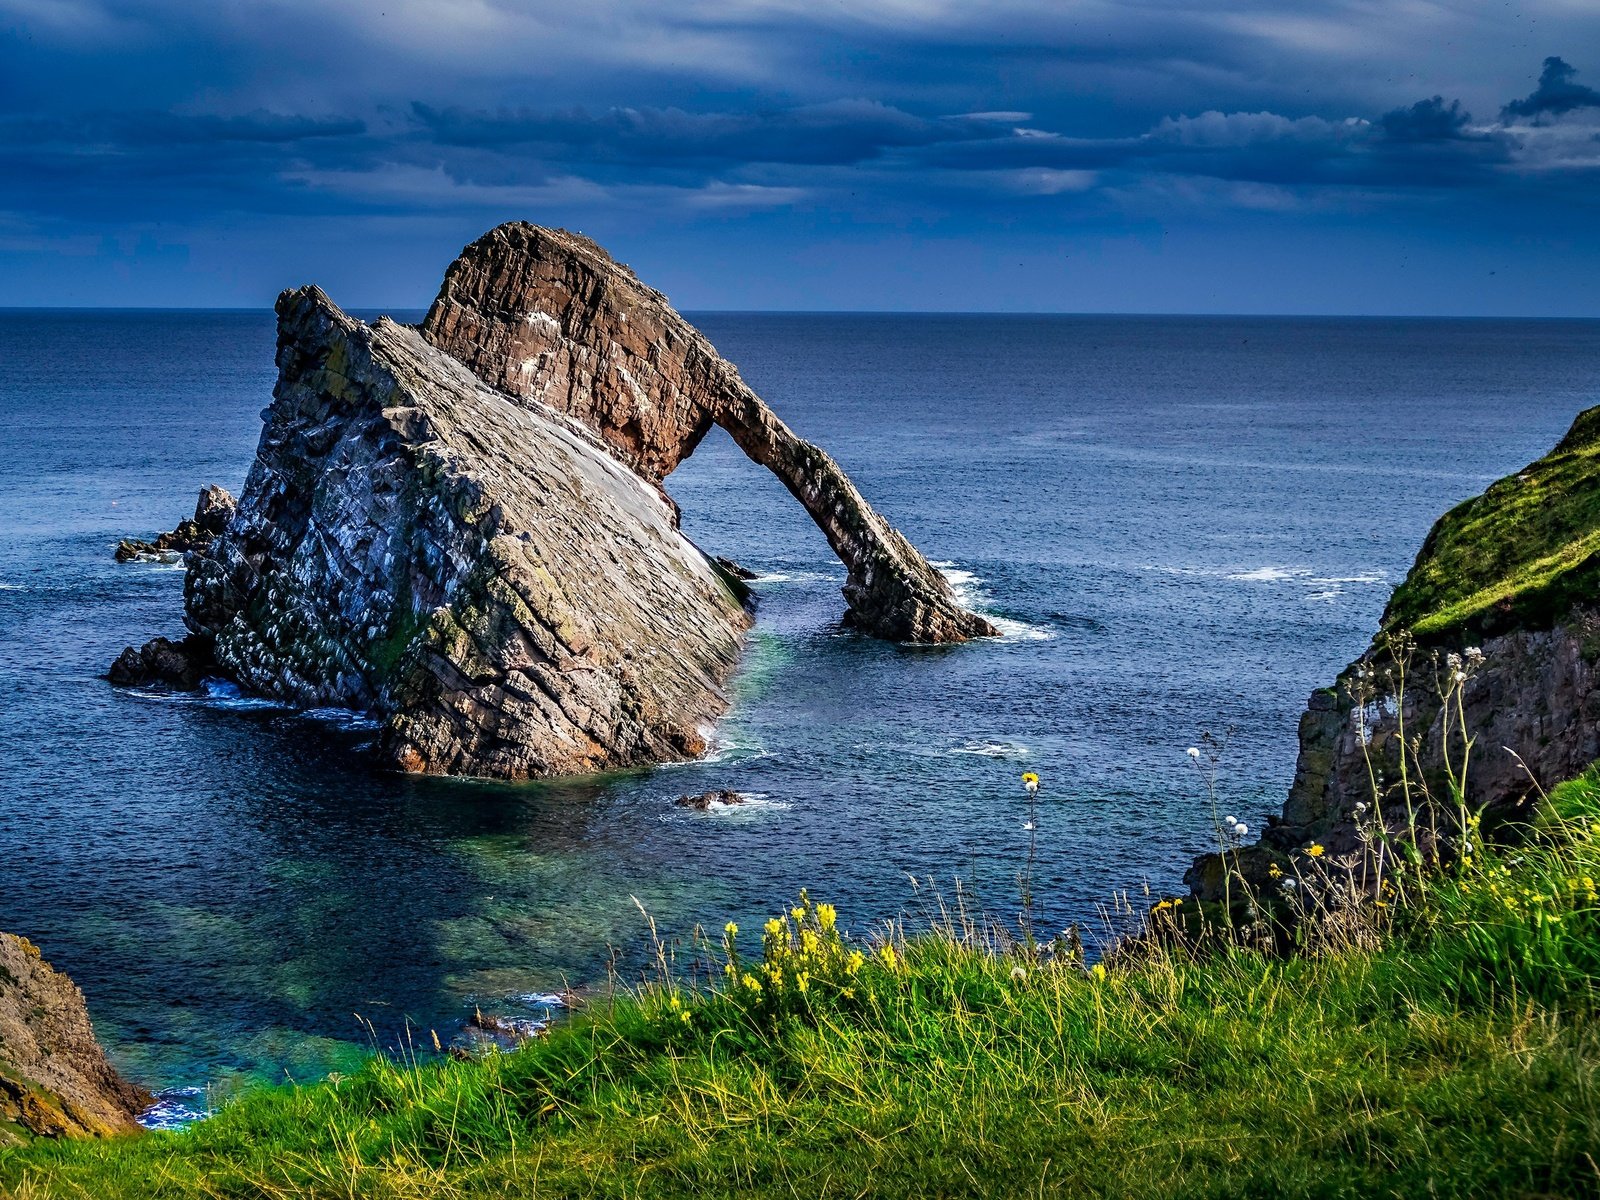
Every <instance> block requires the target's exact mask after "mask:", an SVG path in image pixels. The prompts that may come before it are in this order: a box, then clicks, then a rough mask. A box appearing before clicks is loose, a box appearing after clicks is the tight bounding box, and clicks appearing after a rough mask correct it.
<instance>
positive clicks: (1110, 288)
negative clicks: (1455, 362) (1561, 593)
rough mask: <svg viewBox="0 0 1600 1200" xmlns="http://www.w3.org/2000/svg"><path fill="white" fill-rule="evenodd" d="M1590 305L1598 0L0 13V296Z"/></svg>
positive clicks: (186, 4) (764, 303)
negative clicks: (522, 256)
mask: <svg viewBox="0 0 1600 1200" xmlns="http://www.w3.org/2000/svg"><path fill="white" fill-rule="evenodd" d="M506 220H530V221H535V222H538V223H540V224H544V225H559V226H564V227H566V228H569V229H576V230H580V231H582V232H584V233H586V234H588V235H589V236H591V237H593V238H595V239H596V240H598V241H599V242H601V244H603V245H604V246H606V247H607V248H608V249H609V250H610V251H611V252H612V253H613V255H614V256H615V257H617V258H618V259H619V260H621V261H624V262H627V263H629V264H630V265H631V266H633V268H634V269H635V271H636V272H637V273H638V274H639V275H640V276H641V278H643V279H644V280H645V281H646V282H647V283H650V284H652V285H653V286H656V287H658V288H660V289H661V290H663V291H665V292H666V293H667V294H668V295H669V296H670V297H671V298H672V300H673V301H674V303H675V304H677V306H678V307H680V308H683V309H686V310H691V311H693V310H707V309H777V310H804V309H826V310H911V311H923V310H945V311H1059V312H1155V313H1169V312H1170V313H1180V312H1196V313H1204V312H1236V313H1284V314H1299V313H1350V314H1399V315H1464V316H1473V315H1506V316H1524V315H1525V316H1587V317H1595V316H1600V2H1597V0H1210V2H1206V3H1199V2H1179V0H1053V2H1045V0H1033V2H1023V0H562V2H559V3H556V2H546V0H371V2H368V0H359V2H357V0H0V306H45V305H70V306H158V307H213V306H221V307H265V306H267V305H270V304H271V302H272V299H273V298H274V297H275V296H276V294H277V293H278V291H279V290H281V289H283V288H285V287H293V286H298V285H301V284H304V283H309V282H316V283H320V284H321V285H322V286H323V287H324V288H325V289H326V290H327V291H328V292H329V293H330V294H331V295H332V296H333V297H334V298H335V299H336V300H338V301H340V302H341V303H343V304H344V305H345V306H347V307H390V308H414V307H423V306H425V305H426V304H427V303H428V301H429V300H430V299H431V298H432V296H433V294H434V292H435V291H436V289H437V287H438V283H439V280H440V278H441V276H442V275H443V272H444V268H445V267H446V266H447V265H448V263H449V262H450V260H451V259H452V258H453V257H454V256H455V254H456V253H457V252H458V251H459V250H460V248H461V247H462V246H463V245H464V244H466V243H467V242H469V241H471V240H472V239H473V238H475V237H476V236H477V235H478V234H480V233H482V232H483V231H485V230H487V229H489V228H490V227H492V226H493V225H495V224H497V223H499V222H501V221H506Z"/></svg>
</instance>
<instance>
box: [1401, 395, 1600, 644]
mask: <svg viewBox="0 0 1600 1200" xmlns="http://www.w3.org/2000/svg"><path fill="white" fill-rule="evenodd" d="M1597 584H1600V408H1591V409H1588V410H1586V411H1584V412H1582V413H1580V414H1579V415H1578V418H1577V420H1576V421H1574V422H1573V425H1572V428H1571V430H1569V431H1568V433H1567V435H1566V437H1564V438H1563V439H1562V440H1561V442H1560V444H1559V445H1557V446H1556V448H1555V449H1554V450H1552V451H1551V452H1550V453H1549V454H1547V455H1545V457H1543V458H1541V459H1539V460H1538V461H1537V462H1535V463H1531V464H1530V465H1529V466H1527V467H1526V468H1524V469H1523V470H1521V471H1519V472H1517V473H1516V474H1515V475H1508V476H1507V477H1506V478H1504V479H1502V480H1500V481H1499V482H1497V483H1494V484H1492V485H1490V487H1489V488H1488V490H1487V491H1485V492H1484V493H1483V494H1482V495H1481V496H1475V497H1473V498H1472V499H1471V500H1468V501H1466V502H1464V503H1462V504H1459V505H1457V506H1456V507H1455V508H1453V509H1451V510H1450V511H1449V512H1447V513H1446V514H1445V515H1444V516H1442V517H1440V518H1439V520H1438V522H1437V523H1436V524H1435V525H1434V527H1433V530H1432V531H1431V532H1430V533H1429V534H1428V538H1427V541H1426V542H1424V543H1423V546H1422V550H1421V552H1420V553H1419V554H1418V555H1417V561H1416V564H1415V565H1414V566H1413V567H1412V568H1411V572H1410V573H1409V574H1408V575H1407V576H1406V579H1405V582H1404V583H1402V584H1401V585H1400V586H1399V587H1398V588H1397V589H1396V590H1395V593H1394V595H1393V597H1392V598H1391V599H1390V601H1389V607H1388V609H1387V610H1386V611H1385V613H1384V619H1383V625H1384V628H1385V629H1409V630H1410V631H1411V632H1412V633H1414V634H1415V635H1416V636H1417V637H1419V638H1423V639H1432V638H1440V637H1444V636H1446V635H1452V634H1462V635H1466V636H1479V637H1482V636H1488V635H1491V634H1494V633H1499V632H1502V631H1504V630H1506V629H1509V628H1511V627H1513V626H1525V627H1531V628H1539V627H1545V628H1548V627H1549V626H1550V625H1551V624H1553V623H1554V622H1555V621H1558V620H1561V619H1562V618H1563V617H1565V616H1566V615H1567V612H1568V611H1569V610H1570V609H1571V607H1572V606H1573V604H1574V603H1575V602H1578V601H1582V600H1585V599H1590V598H1592V597H1593V596H1594V594H1595V591H1596V585H1597Z"/></svg>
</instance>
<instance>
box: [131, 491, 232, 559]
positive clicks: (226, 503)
mask: <svg viewBox="0 0 1600 1200" xmlns="http://www.w3.org/2000/svg"><path fill="white" fill-rule="evenodd" d="M233 509H234V499H233V497H232V496H231V495H229V494H228V491H227V489H226V488H221V487H218V486H217V485H216V484H214V483H213V484H208V485H207V486H206V487H203V488H201V489H200V500H199V502H198V503H197V504H196V505H195V507H194V516H193V517H191V518H188V519H186V520H184V521H180V522H179V523H178V527H177V528H176V529H174V530H172V531H171V532H170V533H163V534H161V535H160V536H159V537H158V538H156V540H155V541H153V542H144V541H140V540H139V539H137V538H125V539H123V540H122V541H120V542H118V543H117V552H116V560H117V561H118V562H141V561H149V560H152V559H155V560H158V561H161V562H177V561H178V559H180V558H181V557H183V555H185V554H187V553H188V552H189V551H191V550H200V549H203V548H204V547H206V546H209V545H210V544H211V540H212V539H213V538H214V537H216V536H217V535H218V534H219V533H221V532H222V531H223V530H224V529H226V528H227V525H228V522H229V521H230V520H231V519H232V518H233Z"/></svg>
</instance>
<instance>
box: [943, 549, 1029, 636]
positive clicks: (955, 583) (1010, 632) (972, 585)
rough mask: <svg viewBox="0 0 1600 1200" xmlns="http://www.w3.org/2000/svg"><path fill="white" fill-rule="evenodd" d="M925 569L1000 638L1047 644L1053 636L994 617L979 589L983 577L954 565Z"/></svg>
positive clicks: (988, 598) (990, 603)
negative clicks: (934, 573)
mask: <svg viewBox="0 0 1600 1200" xmlns="http://www.w3.org/2000/svg"><path fill="white" fill-rule="evenodd" d="M928 565H929V566H930V567H934V568H936V569H937V570H938V572H939V574H941V575H943V576H944V578H945V582H946V583H948V584H949V585H950V590H951V591H952V592H954V593H955V596H956V599H957V600H958V601H960V603H961V605H962V607H963V608H968V609H971V610H972V611H973V612H975V613H977V614H978V615H979V616H981V617H984V618H986V619H987V620H988V622H989V624H991V625H993V626H994V627H995V628H996V629H998V630H999V631H1000V636H1001V637H1003V638H1006V639H1007V640H1010V641H1017V642H1048V641H1049V640H1050V639H1052V638H1054V637H1055V636H1056V635H1055V632H1054V631H1053V630H1050V629H1046V628H1044V627H1043V626H1041V625H1030V624H1028V623H1027V622H1026V621H1017V620H1013V619H1012V618H1011V617H1002V616H999V615H997V614H996V613H995V611H994V608H993V603H994V602H993V598H992V597H991V596H990V595H989V593H988V592H987V591H985V590H984V588H983V586H982V585H983V582H984V579H983V576H981V575H977V574H974V573H973V572H971V571H968V570H966V569H965V568H963V567H958V566H956V564H955V563H953V562H930V563H929V564H928Z"/></svg>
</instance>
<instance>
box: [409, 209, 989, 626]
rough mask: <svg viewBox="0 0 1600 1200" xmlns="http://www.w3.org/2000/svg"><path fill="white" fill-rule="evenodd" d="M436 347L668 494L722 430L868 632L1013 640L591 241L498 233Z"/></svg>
mask: <svg viewBox="0 0 1600 1200" xmlns="http://www.w3.org/2000/svg"><path fill="white" fill-rule="evenodd" d="M422 335H423V337H425V338H427V339H428V341H430V342H432V343H433V344H434V345H435V346H437V347H439V348H440V349H441V350H443V351H445V353H447V354H449V355H451V356H452V357H454V358H456V359H457V360H459V361H460V362H461V363H463V364H464V365H465V366H466V367H467V368H468V369H469V370H471V371H473V372H474V373H475V374H476V375H477V376H478V377H479V378H480V379H482V380H483V381H484V382H485V383H487V384H489V385H490V386H491V387H494V388H497V389H499V390H500V391H502V392H505V393H506V394H507V395H510V396H516V397H520V398H522V399H525V400H528V401H531V402H535V403H538V404H540V405H548V406H550V407H552V408H555V409H558V410H559V411H561V412H563V413H566V414H567V415H568V416H571V417H573V418H574V419H576V420H578V421H581V422H582V423H583V424H584V425H585V426H587V427H588V428H589V429H591V430H593V431H594V432H595V433H596V434H598V435H599V436H600V438H601V439H602V440H603V441H604V442H605V444H606V445H607V446H608V447H610V449H611V450H612V451H613V452H614V453H615V454H616V455H617V456H618V457H619V458H621V459H622V461H623V462H625V463H627V464H628V465H629V466H631V467H632V468H633V469H634V470H635V471H637V472H638V473H639V474H640V475H641V476H643V477H644V478H645V479H648V480H650V481H651V482H653V483H657V484H659V483H660V482H661V480H663V479H664V478H666V476H667V475H669V474H671V472H672V471H673V469H674V468H675V467H677V465H678V464H679V463H681V462H682V461H683V460H684V459H686V458H688V457H689V455H690V454H692V453H694V448H695V447H696V446H697V445H699V444H700V440H701V439H702V438H703V437H705V435H706V434H707V433H708V432H709V431H710V429H711V427H712V426H713V425H720V426H722V428H724V429H726V430H727V431H728V433H729V434H730V435H732V437H733V440H734V441H735V442H736V443H738V445H739V447H740V449H742V450H743V451H744V452H745V453H746V454H747V455H749V456H750V458H751V459H752V460H753V461H755V462H757V463H759V464H760V465H762V466H763V467H766V468H767V469H768V470H769V471H771V472H772V473H773V474H774V475H776V476H777V477H778V478H779V479H780V480H782V482H783V485H784V486H785V487H786V488H788V489H789V492H790V493H791V494H792V495H793V496H794V497H795V499H796V500H798V501H799V502H800V503H801V505H802V506H804V508H805V510H806V512H808V513H809V514H810V515H811V518H812V520H814V521H815V522H816V523H817V525H818V527H819V528H821V530H822V532H823V533H824V534H825V535H826V536H827V539H828V544H829V545H831V546H832V547H833V550H834V553H836V554H837V555H838V556H839V558H840V559H841V560H842V561H843V563H844V565H845V567H846V568H847V570H848V576H847V578H846V581H845V585H844V595H845V600H846V602H847V604H848V606H849V607H848V610H847V612H846V620H847V621H849V622H850V624H852V625H854V626H855V627H856V628H857V629H860V630H861V631H862V632H863V633H868V634H871V635H873V636H874V637H880V638H886V639H888V640H890V641H900V642H960V641H966V640H967V639H969V638H975V637H992V636H995V635H996V634H997V633H998V631H997V630H996V629H995V628H994V626H993V625H991V624H990V623H989V622H988V621H986V620H984V619H983V618H982V617H980V616H978V615H977V614H976V613H972V612H968V611H967V610H965V609H964V608H962V607H961V605H960V604H959V603H958V602H957V601H956V598H955V596H954V594H953V593H952V592H951V590H950V585H949V584H948V583H947V582H946V580H945V578H944V576H943V575H941V574H940V573H939V572H938V571H937V570H935V569H934V568H933V567H932V566H930V565H929V563H928V561H927V560H926V559H925V558H923V556H922V555H921V554H919V553H918V552H917V550H916V548H915V547H914V546H912V545H911V543H910V542H908V541H907V540H906V539H905V538H904V537H903V536H901V534H900V533H899V532H898V531H897V530H895V529H894V528H892V527H891V526H890V525H889V523H888V522H887V521H885V520H884V519H883V518H882V517H881V516H879V515H878V513H877V512H875V511H874V510H873V508H872V506H871V505H869V504H868V503H867V502H866V500H865V499H863V498H862V495H861V493H860V492H859V491H857V490H856V486H855V485H854V484H853V483H851V482H850V479H849V477H848V476H847V475H846V474H845V473H844V471H843V470H841V469H840V467H839V464H838V463H836V462H834V461H833V459H832V458H830V457H829V456H828V454H827V453H826V452H825V451H823V450H822V449H821V448H820V447H818V446H815V445H813V444H812V443H810V442H808V441H806V440H805V439H803V438H801V437H799V436H797V435H796V434H795V432H794V431H793V430H791V429H790V428H789V426H788V425H786V424H785V423H784V422H783V420H782V419H781V418H780V417H779V416H778V415H777V414H776V413H775V412H773V411H772V409H771V408H769V407H768V406H767V404H766V402H765V401H763V400H762V399H761V397H760V396H758V395H756V394H755V392H753V391H751V390H750V388H749V387H748V386H747V385H746V384H745V382H744V380H742V379H740V378H739V372H738V369H737V368H736V367H734V365H733V364H732V363H730V362H728V361H726V360H725V359H723V358H722V357H721V356H720V355H719V354H718V353H717V352H716V350H715V349H714V348H713V347H712V345H711V343H710V342H709V341H707V340H706V338H705V337H704V336H703V335H702V334H701V333H700V331H699V330H697V329H696V328H695V327H694V326H693V325H691V324H689V322H688V321H686V320H684V319H683V317H681V316H680V315H679V314H678V313H677V312H676V311H675V310H674V309H673V308H672V306H671V305H670V304H669V303H668V302H667V298H666V297H665V296H663V295H662V294H661V293H660V292H657V291H655V290H653V289H652V288H649V287H646V286H645V285H644V284H643V283H641V282H639V280H638V278H637V277H635V276H634V274H633V272H632V271H630V270H629V269H628V268H627V267H625V266H623V265H621V264H620V263H617V262H615V261H613V260H612V258H611V257H610V255H608V254H607V253H606V252H605V251H604V250H602V249H601V248H600V247H599V246H597V245H596V244H595V243H594V242H592V241H590V240H589V239H588V238H586V237H582V236H580V235H578V234H574V233H568V232H567V231H565V230H560V229H542V228H540V227H539V226H537V225H529V224H527V223H525V222H520V221H519V222H512V223H510V224H506V225H501V226H499V227H498V228H496V229H493V230H490V231H489V232H488V233H486V234H485V235H484V236H483V237H481V238H479V239H478V240H477V241H476V242H474V243H472V245H470V246H468V247H467V248H466V249H465V250H464V251H462V253H461V257H460V258H458V259H456V261H455V262H454V263H453V264H452V265H451V267H450V269H449V271H448V272H446V274H445V279H444V286H443V287H442V288H441V289H440V290H439V296H438V298H437V299H436V300H434V302H433V307H432V308H430V309H429V310H428V316H427V319H426V320H425V321H423V323H422Z"/></svg>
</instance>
